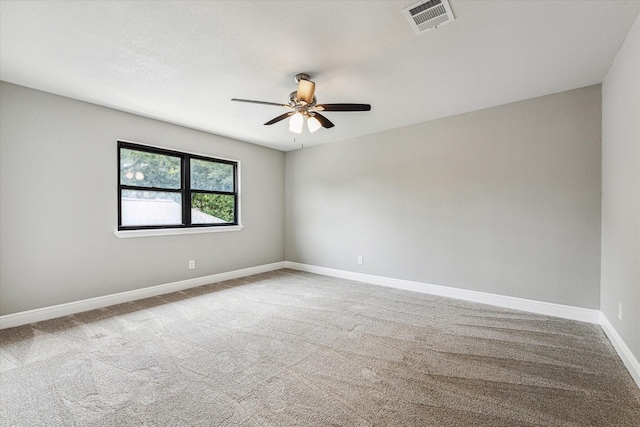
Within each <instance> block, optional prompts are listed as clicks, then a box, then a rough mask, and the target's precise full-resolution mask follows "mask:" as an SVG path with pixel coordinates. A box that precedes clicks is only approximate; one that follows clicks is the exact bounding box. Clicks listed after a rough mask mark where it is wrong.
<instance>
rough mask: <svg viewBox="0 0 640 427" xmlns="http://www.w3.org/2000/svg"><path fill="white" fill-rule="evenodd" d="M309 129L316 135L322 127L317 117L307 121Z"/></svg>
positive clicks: (310, 117)
mask: <svg viewBox="0 0 640 427" xmlns="http://www.w3.org/2000/svg"><path fill="white" fill-rule="evenodd" d="M307 127H309V132H311V133H314V132H315V131H317V130H318V129H320V128H321V127H322V124H321V123H320V122H319V121H318V119H316V118H315V117H313V116H309V118H308V119H307Z"/></svg>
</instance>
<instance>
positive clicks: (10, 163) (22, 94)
mask: <svg viewBox="0 0 640 427" xmlns="http://www.w3.org/2000/svg"><path fill="white" fill-rule="evenodd" d="M118 139H126V140H130V141H136V142H141V143H147V144H153V145H158V146H163V147H168V148H172V149H177V150H184V151H189V152H195V153H202V154H206V155H211V156H219V157H225V158H231V159H235V160H239V161H240V162H241V168H242V175H241V185H242V188H241V199H242V223H243V225H244V226H245V228H244V229H243V230H241V231H238V232H225V233H207V234H196V235H179V236H163V237H146V238H133V239H119V238H117V237H115V236H114V234H113V231H114V230H115V229H116V228H117V161H116V154H117V153H116V141H117V140H118ZM0 162H1V163H0V165H1V167H0V183H1V191H0V208H1V211H0V236H1V239H2V245H1V247H0V251H1V252H0V314H2V315H6V314H10V313H15V312H20V311H24V310H30V309H35V308H40V307H46V306H51V305H55V304H60V303H65V302H70V301H76V300H81V299H85V298H90V297H97V296H102V295H108V294H113V293H117V292H122V291H128V290H133V289H139V288H143V287H148V286H152V285H159V284H164V283H171V282H174V281H179V280H184V279H188V278H192V277H200V276H205V275H209V274H215V273H220V272H226V271H232V270H236V269H240V268H246V267H252V266H258V265H263V264H268V263H272V262H278V261H283V260H284V238H283V236H284V153H282V152H279V151H275V150H271V149H268V148H264V147H259V146H256V145H252V144H247V143H244V142H240V141H235V140H231V139H228V138H224V137H220V136H215V135H211V134H207V133H204V132H199V131H195V130H191V129H187V128H184V127H180V126H176V125H172V124H168V123H164V122H161V121H157V120H152V119H148V118H144V117H140V116H136V115H133V114H128V113H124V112H121V111H116V110H112V109H109V108H104V107H100V106H97V105H93V104H89V103H85V102H79V101H76V100H72V99H68V98H63V97H60V96H56V95H52V94H48V93H44V92H40V91H36V90H32V89H27V88H24V87H20V86H15V85H12V84H9V83H5V82H2V83H0ZM190 259H194V260H196V269H195V270H188V269H187V262H188V260H190Z"/></svg>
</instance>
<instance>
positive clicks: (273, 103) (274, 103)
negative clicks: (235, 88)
mask: <svg viewBox="0 0 640 427" xmlns="http://www.w3.org/2000/svg"><path fill="white" fill-rule="evenodd" d="M231 100H232V101H236V102H248V103H250V104H263V105H275V106H276V107H286V108H291V107H290V106H289V105H286V104H278V103H277V102H266V101H254V100H252V99H238V98H231Z"/></svg>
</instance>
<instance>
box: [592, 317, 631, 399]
mask: <svg viewBox="0 0 640 427" xmlns="http://www.w3.org/2000/svg"><path fill="white" fill-rule="evenodd" d="M600 326H601V327H602V330H603V331H604V333H605V335H607V338H609V341H611V344H612V345H613V348H615V349H616V352H617V353H618V355H619V356H620V359H622V362H623V363H624V366H626V367H627V370H628V371H629V373H630V374H631V376H632V377H633V380H634V381H635V382H636V384H637V385H638V387H639V388H640V362H638V359H636V358H635V356H634V355H633V353H632V352H631V350H630V349H629V347H627V344H625V342H624V341H623V340H622V338H621V337H620V335H618V332H617V331H616V330H615V328H614V327H613V325H612V324H611V323H610V322H609V319H607V317H606V316H605V315H604V313H602V312H601V313H600Z"/></svg>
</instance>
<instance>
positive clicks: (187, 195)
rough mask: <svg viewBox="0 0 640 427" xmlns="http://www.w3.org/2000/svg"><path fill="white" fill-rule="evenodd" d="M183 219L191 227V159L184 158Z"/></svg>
mask: <svg viewBox="0 0 640 427" xmlns="http://www.w3.org/2000/svg"><path fill="white" fill-rule="evenodd" d="M182 194H183V196H182V219H183V222H184V225H185V226H187V227H188V226H190V225H191V159H190V158H189V156H183V157H182Z"/></svg>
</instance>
